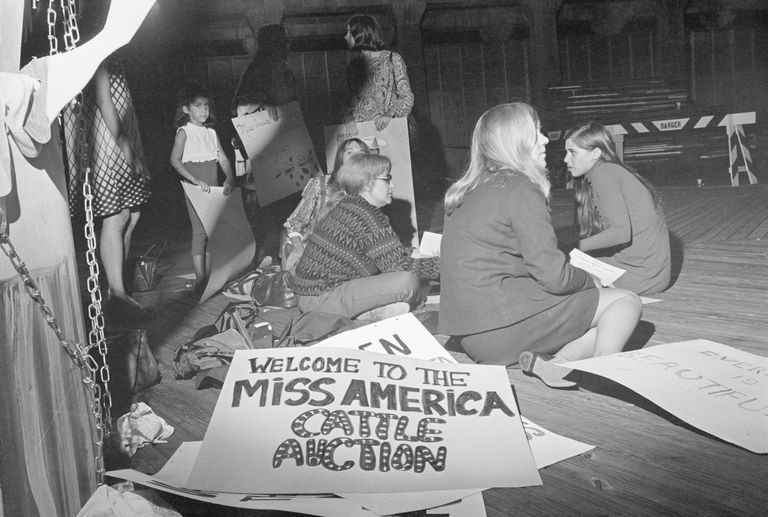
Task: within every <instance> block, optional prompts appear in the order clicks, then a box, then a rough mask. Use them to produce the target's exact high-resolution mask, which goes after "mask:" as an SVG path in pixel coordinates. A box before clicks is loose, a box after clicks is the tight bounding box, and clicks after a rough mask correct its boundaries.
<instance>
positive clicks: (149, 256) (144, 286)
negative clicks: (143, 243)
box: [133, 242, 168, 292]
mask: <svg viewBox="0 0 768 517" xmlns="http://www.w3.org/2000/svg"><path fill="white" fill-rule="evenodd" d="M166 244H167V243H165V242H164V243H163V245H162V246H160V248H158V249H157V251H156V252H155V253H152V251H153V250H154V249H155V248H156V247H157V244H153V245H152V246H150V247H149V249H148V250H147V251H146V252H144V254H143V255H141V256H139V257H138V258H137V259H136V262H135V264H134V269H133V290H134V291H137V292H144V291H151V290H152V289H154V288H155V287H157V284H158V283H159V282H160V278H161V277H162V273H163V272H164V271H165V270H167V269H168V267H164V268H161V267H160V265H161V264H160V255H161V254H162V253H163V250H164V249H165V246H166Z"/></svg>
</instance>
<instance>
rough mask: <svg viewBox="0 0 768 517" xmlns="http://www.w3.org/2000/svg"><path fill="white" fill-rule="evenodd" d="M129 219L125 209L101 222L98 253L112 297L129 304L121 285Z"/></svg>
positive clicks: (128, 298)
mask: <svg viewBox="0 0 768 517" xmlns="http://www.w3.org/2000/svg"><path fill="white" fill-rule="evenodd" d="M130 219H131V214H130V210H129V209H127V208H125V209H123V210H121V211H119V212H117V213H115V214H112V215H109V216H107V217H105V218H104V219H103V220H102V223H101V238H100V239H99V240H100V242H99V251H100V252H101V263H102V265H103V266H104V273H105V274H106V275H107V284H108V285H109V289H110V290H111V292H112V296H114V297H115V298H120V299H121V300H125V301H128V302H130V301H131V299H130V297H129V296H128V293H127V292H126V291H125V284H124V283H123V264H124V263H125V240H124V238H125V232H126V229H127V227H128V226H129V221H130Z"/></svg>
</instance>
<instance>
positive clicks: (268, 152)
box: [232, 102, 322, 206]
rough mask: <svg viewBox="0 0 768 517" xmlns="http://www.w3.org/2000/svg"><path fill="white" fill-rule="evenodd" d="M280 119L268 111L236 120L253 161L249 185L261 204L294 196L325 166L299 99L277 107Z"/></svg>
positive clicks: (264, 204)
mask: <svg viewBox="0 0 768 517" xmlns="http://www.w3.org/2000/svg"><path fill="white" fill-rule="evenodd" d="M277 114H278V116H277V120H272V118H271V116H270V114H269V113H268V112H267V111H257V112H256V113H251V114H250V115H244V116H242V117H236V118H233V119H232V124H233V125H234V126H235V130H236V131H237V134H238V135H239V136H240V139H241V140H242V142H243V146H244V147H245V150H246V152H247V153H248V157H249V159H250V162H251V171H252V177H248V178H247V181H246V188H250V189H252V190H254V191H255V192H256V198H257V199H258V200H259V204H260V205H261V206H266V205H269V204H270V203H272V202H274V201H277V200H278V199H282V198H284V197H287V196H290V195H291V194H293V193H295V192H300V191H301V190H303V189H304V185H306V184H307V182H308V181H309V180H310V178H312V177H313V176H314V175H316V174H321V173H322V169H321V168H320V163H319V162H318V160H317V155H316V154H315V149H314V147H313V146H312V140H311V139H310V138H309V133H308V132H307V127H306V126H305V125H304V118H303V117H302V115H301V109H300V108H299V104H298V103H297V102H289V103H288V104H283V105H281V106H278V107H277Z"/></svg>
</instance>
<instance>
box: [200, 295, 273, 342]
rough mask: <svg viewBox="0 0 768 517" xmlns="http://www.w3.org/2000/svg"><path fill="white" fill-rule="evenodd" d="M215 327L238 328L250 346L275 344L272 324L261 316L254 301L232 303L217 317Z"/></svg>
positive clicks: (222, 328)
mask: <svg viewBox="0 0 768 517" xmlns="http://www.w3.org/2000/svg"><path fill="white" fill-rule="evenodd" d="M214 327H216V330H217V331H218V332H224V331H225V330H229V329H234V330H236V331H237V332H238V334H240V336H242V338H243V339H244V340H245V343H246V344H247V345H248V348H271V347H272V345H273V334H272V325H270V323H269V322H268V321H267V320H265V319H264V318H261V317H260V316H259V309H258V308H257V307H256V305H255V304H254V302H253V301H248V302H232V303H230V304H229V305H227V306H226V308H225V309H224V310H223V311H222V313H221V314H220V315H219V317H218V318H217V319H216V323H214Z"/></svg>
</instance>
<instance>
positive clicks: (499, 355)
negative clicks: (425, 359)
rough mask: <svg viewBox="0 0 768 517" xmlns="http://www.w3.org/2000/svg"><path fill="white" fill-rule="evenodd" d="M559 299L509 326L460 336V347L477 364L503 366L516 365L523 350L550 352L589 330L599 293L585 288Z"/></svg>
mask: <svg viewBox="0 0 768 517" xmlns="http://www.w3.org/2000/svg"><path fill="white" fill-rule="evenodd" d="M561 298H562V301H561V302H560V303H558V304H557V305H555V306H553V307H551V308H549V309H547V310H545V311H543V312H540V313H538V314H534V315H533V316H531V317H529V318H526V319H524V320H522V321H518V322H516V323H513V324H512V325H508V326H506V327H501V328H497V329H492V330H487V331H484V332H478V333H476V334H470V335H467V336H461V338H460V343H461V346H462V348H464V351H465V352H466V353H467V355H468V356H469V357H470V358H471V359H472V360H473V361H475V362H477V363H482V364H500V365H503V366H509V365H512V364H516V363H517V360H518V357H520V354H521V353H522V352H524V351H526V350H531V351H533V352H543V353H548V354H553V353H555V352H557V351H558V350H560V349H561V348H562V347H563V346H565V345H566V344H568V343H570V342H571V341H573V340H574V339H576V338H579V337H581V336H583V335H584V334H585V333H586V332H587V331H588V330H589V329H590V326H591V324H592V320H593V319H594V317H595V313H596V312H597V302H598V300H599V292H598V290H597V289H587V290H586V291H579V292H578V293H574V294H570V295H567V296H562V297H561Z"/></svg>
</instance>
